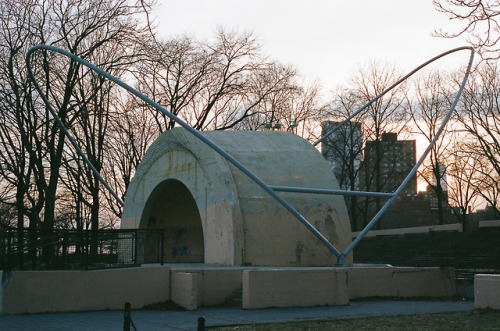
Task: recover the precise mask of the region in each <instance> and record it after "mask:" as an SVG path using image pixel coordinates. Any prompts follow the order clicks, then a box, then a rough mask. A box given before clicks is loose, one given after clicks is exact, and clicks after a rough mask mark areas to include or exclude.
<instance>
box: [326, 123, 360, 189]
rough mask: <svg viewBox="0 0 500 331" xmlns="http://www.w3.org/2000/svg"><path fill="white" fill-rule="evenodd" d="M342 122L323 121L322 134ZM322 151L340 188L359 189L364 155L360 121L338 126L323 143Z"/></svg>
mask: <svg viewBox="0 0 500 331" xmlns="http://www.w3.org/2000/svg"><path fill="white" fill-rule="evenodd" d="M340 124H341V122H333V121H325V122H322V123H321V128H322V136H323V135H325V134H326V133H327V132H329V131H330V130H333V129H335V128H337V127H338V126H339V125H340ZM321 153H322V154H323V156H324V157H325V159H326V160H327V161H328V162H329V163H330V167H331V168H332V171H333V173H334V174H335V177H336V178H337V181H338V182H339V185H340V188H342V189H344V190H350V189H355V190H357V189H359V173H358V172H359V169H360V165H361V162H362V157H363V133H362V129H361V123H360V122H349V123H346V124H345V125H343V126H342V127H340V128H338V129H337V130H336V131H335V132H334V133H332V134H331V135H330V136H329V137H327V138H326V139H325V140H324V141H323V142H322V144H321Z"/></svg>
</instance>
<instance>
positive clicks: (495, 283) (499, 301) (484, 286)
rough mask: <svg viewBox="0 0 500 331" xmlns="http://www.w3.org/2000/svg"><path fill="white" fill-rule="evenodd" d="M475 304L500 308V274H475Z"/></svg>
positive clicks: (476, 305) (479, 306)
mask: <svg viewBox="0 0 500 331" xmlns="http://www.w3.org/2000/svg"><path fill="white" fill-rule="evenodd" d="M474 306H475V307H476V308H483V309H485V308H491V309H500V275H481V274H479V275H475V276H474Z"/></svg>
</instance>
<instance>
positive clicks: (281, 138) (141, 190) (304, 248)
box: [121, 128, 352, 266]
mask: <svg viewBox="0 0 500 331" xmlns="http://www.w3.org/2000/svg"><path fill="white" fill-rule="evenodd" d="M203 134H204V135H205V136H206V137H207V138H208V139H210V140H212V141H213V142H214V143H215V144H217V145H218V146H219V147H221V148H222V149H224V150H225V151H226V152H228V153H229V154H230V155H232V156H233V157H234V158H235V159H236V160H238V161H239V162H241V163H242V164H243V165H244V166H245V167H247V168H248V169H249V170H250V171H252V172H253V173H254V174H256V175H257V176H258V177H259V178H261V179H262V180H263V181H264V182H265V183H266V184H268V185H273V186H274V185H275V186H298V187H313V188H327V189H338V183H337V181H336V179H335V176H334V175H333V173H332V171H331V170H330V168H329V165H328V162H327V161H326V160H325V159H324V158H323V157H322V156H321V154H320V153H319V152H318V151H317V150H316V149H315V148H314V147H313V146H312V145H311V144H309V143H308V142H307V141H306V140H304V139H302V138H300V137H298V136H296V135H294V134H291V133H286V132H279V131H265V132H262V131H260V132H255V131H211V132H203ZM171 180H175V181H179V182H181V183H182V184H183V185H185V187H186V188H187V189H188V190H189V192H190V193H191V195H192V198H193V199H194V201H195V202H196V206H197V208H198V212H199V215H200V220H201V226H202V229H203V241H204V260H203V262H204V263H214V264H223V265H256V266H326V265H332V264H334V263H335V262H336V257H335V256H334V255H333V253H331V252H330V251H329V250H328V249H327V248H326V247H325V246H324V245H323V244H322V243H321V242H320V241H319V240H318V239H317V238H316V237H315V236H314V235H313V234H311V233H310V232H309V231H308V230H307V229H306V228H305V227H304V226H303V225H302V224H301V223H300V222H299V221H298V220H296V219H295V218H294V217H293V216H292V215H291V214H290V213H289V212H288V211H287V210H286V209H284V208H283V207H282V206H281V205H280V204H279V203H278V202H276V201H275V200H274V199H273V198H272V197H271V196H269V195H268V194H267V193H266V192H265V191H263V190H262V188H260V187H259V186H258V185H257V184H256V183H254V182H253V181H252V180H251V179H250V178H248V177H247V176H246V175H245V174H244V173H242V172H241V171H240V170H238V169H236V168H235V167H234V166H233V165H231V164H229V163H228V162H227V161H226V160H225V159H224V158H222V157H221V156H220V155H219V154H217V153H216V152H215V151H213V150H212V149H210V148H209V147H208V146H206V145H205V144H204V143H203V142H201V141H199V140H198V139H197V138H196V137H194V136H192V135H191V134H190V133H189V132H187V131H186V130H185V129H182V128H176V129H173V130H169V131H167V132H165V133H163V134H162V135H161V136H160V137H159V138H158V139H157V140H156V141H155V142H154V143H153V144H152V146H151V147H150V148H149V149H148V151H147V153H146V155H145V156H144V158H143V160H142V161H141V163H140V165H139V166H138V168H137V171H136V174H135V177H134V179H133V180H132V181H131V183H130V185H129V187H128V190H127V193H126V199H125V206H124V211H123V216H122V222H121V227H122V228H147V227H148V217H149V215H150V214H151V212H152V211H151V208H152V207H151V206H152V205H153V203H152V202H151V198H152V196H153V195H152V193H153V192H154V190H155V189H156V188H157V187H158V186H159V185H161V184H162V183H165V182H166V181H171ZM161 195H162V194H161V193H160V194H158V192H156V194H154V196H155V197H154V199H161ZM281 195H282V196H283V197H284V198H285V199H286V200H287V201H288V202H290V203H291V204H292V205H293V206H294V207H295V208H296V209H297V210H298V211H299V212H300V213H301V214H302V215H303V216H304V217H305V218H306V219H307V220H308V221H309V222H311V224H312V225H313V226H315V227H316V228H317V229H318V230H319V231H320V232H321V233H322V234H323V235H324V236H325V237H326V238H327V239H328V240H330V242H332V244H333V245H334V246H335V247H337V249H339V250H340V251H342V250H343V249H345V248H346V247H347V246H348V244H349V243H350V241H351V230H350V224H349V219H348V215H347V209H346V207H345V203H344V200H343V197H342V196H331V195H318V194H300V193H282V194H281ZM167 216H168V215H167ZM166 254H167V255H168V254H169V252H166ZM351 261H352V257H351V256H349V257H348V263H349V262H351Z"/></svg>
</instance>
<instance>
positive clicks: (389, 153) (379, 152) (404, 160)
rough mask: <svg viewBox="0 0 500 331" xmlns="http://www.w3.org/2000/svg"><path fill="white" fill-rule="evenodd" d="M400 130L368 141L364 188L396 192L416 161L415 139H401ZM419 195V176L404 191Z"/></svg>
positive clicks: (363, 180)
mask: <svg viewBox="0 0 500 331" xmlns="http://www.w3.org/2000/svg"><path fill="white" fill-rule="evenodd" d="M397 138H398V135H397V133H383V134H382V139H381V140H380V141H367V142H366V146H365V152H364V160H363V166H362V167H361V183H362V187H363V189H365V190H368V191H378V192H394V191H395V190H396V189H397V188H398V187H399V186H400V185H401V183H402V182H403V181H404V179H405V178H406V176H408V174H409V173H410V171H411V169H412V168H413V167H414V166H415V164H416V158H417V156H416V142H415V140H398V139H397ZM403 194H404V195H406V196H412V195H416V194H417V178H416V176H415V177H413V178H412V179H411V180H410V182H409V183H408V185H406V187H405V189H404V190H403Z"/></svg>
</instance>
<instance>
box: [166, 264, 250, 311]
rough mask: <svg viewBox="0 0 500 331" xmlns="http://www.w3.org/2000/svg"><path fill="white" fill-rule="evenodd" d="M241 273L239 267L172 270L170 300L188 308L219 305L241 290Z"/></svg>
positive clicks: (194, 308)
mask: <svg viewBox="0 0 500 331" xmlns="http://www.w3.org/2000/svg"><path fill="white" fill-rule="evenodd" d="M241 275H242V270H241V269H214V270H198V271H172V275H171V280H172V283H171V300H172V302H174V303H176V304H178V305H180V306H182V307H184V308H186V309H188V310H196V309H197V308H198V307H201V306H216V305H221V304H223V303H225V302H226V301H227V300H229V299H232V298H233V297H234V295H235V293H238V292H239V291H240V290H241V277H242V276H241ZM240 296H241V295H240Z"/></svg>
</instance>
